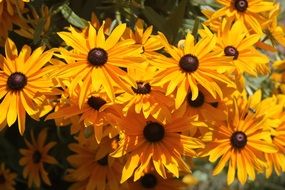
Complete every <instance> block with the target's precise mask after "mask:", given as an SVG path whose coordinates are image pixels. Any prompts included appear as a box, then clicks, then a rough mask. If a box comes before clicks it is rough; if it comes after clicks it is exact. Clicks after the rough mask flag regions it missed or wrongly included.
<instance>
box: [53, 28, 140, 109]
mask: <svg viewBox="0 0 285 190" xmlns="http://www.w3.org/2000/svg"><path fill="white" fill-rule="evenodd" d="M125 29H126V25H125V24H120V25H118V26H117V27H116V28H115V29H114V30H113V31H112V32H111V34H110V35H109V36H108V37H107V39H105V34H104V24H103V25H102V26H101V27H100V29H99V30H98V31H96V29H95V28H94V27H93V26H92V25H91V24H89V26H88V27H87V28H86V29H85V30H83V31H78V30H76V29H75V28H73V27H70V28H69V30H70V31H69V32H59V33H58V35H59V36H60V37H61V38H62V39H63V40H64V41H65V42H66V44H67V45H68V46H71V47H72V48H73V49H72V50H71V51H66V50H65V49H63V48H62V49H60V52H61V55H59V56H60V57H61V58H63V59H65V60H66V62H67V65H66V66H63V67H62V69H60V70H59V71H58V72H57V73H58V78H66V77H72V81H71V86H70V91H73V90H74V89H75V88H76V86H77V84H78V83H79V82H80V81H83V85H82V93H83V94H86V91H87V89H88V88H93V90H94V91H99V90H100V88H101V87H102V88H103V89H104V90H105V91H106V93H107V95H108V96H109V98H110V99H112V100H114V98H115V91H114V86H115V87H120V88H122V89H125V90H128V87H127V86H128V85H127V84H128V83H131V84H133V82H132V81H130V79H129V77H128V76H127V73H126V72H125V71H124V70H122V68H129V67H137V66H138V63H139V62H141V61H143V60H142V59H141V55H140V52H141V48H140V47H138V46H136V45H134V43H135V41H134V40H131V39H128V40H121V36H122V35H123V33H124V31H125ZM78 73H80V75H78ZM133 85H134V84H133ZM87 87H88V88H87ZM85 98H86V97H84V99H85ZM79 106H80V107H81V106H82V103H80V104H79Z"/></svg>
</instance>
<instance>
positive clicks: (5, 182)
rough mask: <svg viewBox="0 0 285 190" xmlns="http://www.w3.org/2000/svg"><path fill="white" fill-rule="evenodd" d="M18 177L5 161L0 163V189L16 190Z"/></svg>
mask: <svg viewBox="0 0 285 190" xmlns="http://www.w3.org/2000/svg"><path fill="white" fill-rule="evenodd" d="M16 177H17V174H16V173H13V172H11V171H10V170H9V169H8V168H6V167H5V164H4V163H1V164H0V189H3V190H4V189H5V190H15V187H14V186H15V184H16V182H15V179H16Z"/></svg>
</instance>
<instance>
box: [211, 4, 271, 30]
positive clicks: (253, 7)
mask: <svg viewBox="0 0 285 190" xmlns="http://www.w3.org/2000/svg"><path fill="white" fill-rule="evenodd" d="M216 1H217V2H218V3H219V4H221V5H223V7H222V8H221V9H219V10H218V11H216V12H215V13H214V14H212V16H211V18H210V19H209V20H208V21H207V22H212V20H215V19H217V18H220V17H224V18H226V19H227V20H229V21H237V20H240V21H241V22H242V23H243V24H244V25H245V26H246V27H247V29H248V30H250V31H253V32H255V33H258V34H262V25H263V24H264V23H265V22H266V21H267V19H268V18H267V17H266V16H264V15H263V13H267V12H268V11H270V10H272V9H273V8H274V3H273V2H271V1H265V0H216Z"/></svg>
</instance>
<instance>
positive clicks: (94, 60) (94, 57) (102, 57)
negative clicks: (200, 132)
mask: <svg viewBox="0 0 285 190" xmlns="http://www.w3.org/2000/svg"><path fill="white" fill-rule="evenodd" d="M87 59H88V61H89V63H90V64H91V65H93V66H97V67H100V66H102V65H104V64H105V63H107V61H108V53H107V52H106V51H105V50H104V49H102V48H94V49H92V50H90V51H89V53H88V57H87Z"/></svg>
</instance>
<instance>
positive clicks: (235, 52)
mask: <svg viewBox="0 0 285 190" xmlns="http://www.w3.org/2000/svg"><path fill="white" fill-rule="evenodd" d="M224 53H225V55H226V56H233V57H234V60H236V59H237V58H238V55H239V52H238V50H237V49H236V48H235V47H233V46H227V47H225V49H224Z"/></svg>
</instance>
